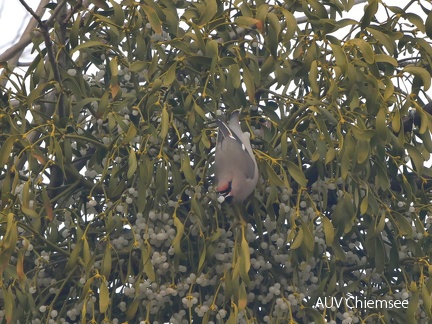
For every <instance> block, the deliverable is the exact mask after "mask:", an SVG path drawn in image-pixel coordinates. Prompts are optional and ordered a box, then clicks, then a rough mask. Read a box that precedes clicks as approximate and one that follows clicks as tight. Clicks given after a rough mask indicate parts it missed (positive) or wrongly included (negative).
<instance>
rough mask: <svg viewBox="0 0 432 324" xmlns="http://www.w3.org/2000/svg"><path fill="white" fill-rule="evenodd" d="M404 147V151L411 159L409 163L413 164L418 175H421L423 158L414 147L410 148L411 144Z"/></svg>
mask: <svg viewBox="0 0 432 324" xmlns="http://www.w3.org/2000/svg"><path fill="white" fill-rule="evenodd" d="M404 146H405V149H406V150H407V151H408V155H409V157H410V158H411V161H412V162H413V163H414V166H415V169H416V170H417V173H418V175H422V173H423V163H424V158H423V156H422V154H421V153H420V151H419V150H418V149H417V148H416V147H414V146H412V145H411V144H407V143H406V144H405V145H404Z"/></svg>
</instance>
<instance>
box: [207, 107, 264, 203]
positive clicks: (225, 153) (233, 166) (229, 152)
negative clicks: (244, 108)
mask: <svg viewBox="0 0 432 324" xmlns="http://www.w3.org/2000/svg"><path fill="white" fill-rule="evenodd" d="M239 115H240V109H238V110H235V111H234V112H233V113H232V114H231V116H230V118H229V121H228V124H226V123H225V122H223V121H222V120H220V119H216V124H217V126H218V128H219V130H218V135H217V141H216V151H215V180H216V181H215V182H216V191H217V192H218V193H219V194H221V196H223V197H224V198H225V200H226V201H228V202H234V203H241V202H243V201H244V200H245V199H246V198H247V197H248V196H249V195H250V194H251V193H252V192H253V191H254V189H255V187H256V184H257V182H258V166H257V162H256V160H255V156H254V153H253V151H252V146H251V143H250V135H249V133H247V132H246V133H243V131H242V130H241V127H240V120H239Z"/></svg>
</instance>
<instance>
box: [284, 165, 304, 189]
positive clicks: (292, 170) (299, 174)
mask: <svg viewBox="0 0 432 324" xmlns="http://www.w3.org/2000/svg"><path fill="white" fill-rule="evenodd" d="M286 164H287V168H288V173H289V174H290V175H291V177H293V178H294V180H295V181H296V182H297V183H298V184H299V185H300V186H301V187H302V188H306V186H307V180H306V177H305V175H304V173H303V170H302V169H300V168H299V167H298V166H297V165H296V164H294V163H292V162H291V161H286Z"/></svg>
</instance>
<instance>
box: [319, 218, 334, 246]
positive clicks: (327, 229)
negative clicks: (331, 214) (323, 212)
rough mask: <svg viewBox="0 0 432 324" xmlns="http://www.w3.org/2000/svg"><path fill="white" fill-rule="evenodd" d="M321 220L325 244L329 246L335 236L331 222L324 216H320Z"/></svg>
mask: <svg viewBox="0 0 432 324" xmlns="http://www.w3.org/2000/svg"><path fill="white" fill-rule="evenodd" d="M321 220H322V223H323V229H324V235H325V240H326V244H327V246H331V245H332V243H333V240H334V236H335V232H334V228H333V224H332V223H331V222H330V220H329V219H328V218H327V217H325V216H322V217H321Z"/></svg>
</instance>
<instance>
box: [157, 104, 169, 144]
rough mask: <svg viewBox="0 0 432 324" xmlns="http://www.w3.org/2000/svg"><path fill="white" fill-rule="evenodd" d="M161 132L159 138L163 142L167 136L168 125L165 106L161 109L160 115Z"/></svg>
mask: <svg viewBox="0 0 432 324" xmlns="http://www.w3.org/2000/svg"><path fill="white" fill-rule="evenodd" d="M161 115H162V116H161V130H160V133H159V135H160V137H161V138H162V140H165V138H166V136H167V134H168V126H169V125H168V124H169V115H168V111H167V108H166V106H164V107H163V108H162V113H161Z"/></svg>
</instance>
